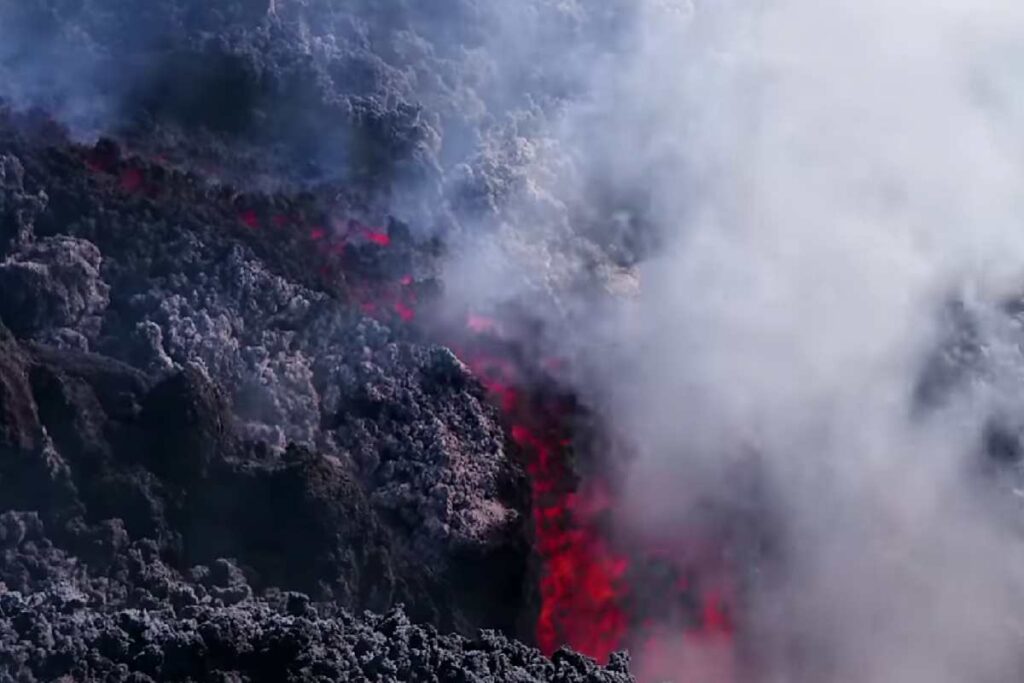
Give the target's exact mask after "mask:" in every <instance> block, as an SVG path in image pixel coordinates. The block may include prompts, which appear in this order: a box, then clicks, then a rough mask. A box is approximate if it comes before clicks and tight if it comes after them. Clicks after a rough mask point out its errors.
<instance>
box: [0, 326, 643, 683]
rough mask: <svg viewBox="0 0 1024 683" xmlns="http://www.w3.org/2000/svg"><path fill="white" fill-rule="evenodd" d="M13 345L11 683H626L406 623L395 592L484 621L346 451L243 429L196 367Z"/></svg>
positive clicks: (1, 543) (2, 567)
mask: <svg viewBox="0 0 1024 683" xmlns="http://www.w3.org/2000/svg"><path fill="white" fill-rule="evenodd" d="M0 344H2V345H3V353H2V354H0V359H2V373H0V415H2V416H3V422H2V423H0V426H2V427H3V430H2V431H0V436H2V443H0V467H2V469H0V507H2V508H3V509H4V510H6V511H5V512H2V513H0V680H28V681H31V680H59V679H61V677H62V676H63V677H68V678H69V679H70V680H134V681H143V680H240V681H249V680H252V681H259V680H265V681H277V680H357V679H358V680H371V681H373V680H381V681H386V680H410V681H415V680H424V681H426V680H438V679H443V680H466V681H474V680H481V681H482V680H510V681H511V680H514V681H566V682H568V681H595V682H597V681H623V682H624V681H629V680H632V679H631V678H630V677H629V676H628V673H627V668H628V667H627V665H626V662H625V660H621V659H616V660H614V661H613V663H612V664H611V665H610V666H609V667H608V668H607V669H602V668H598V667H597V666H596V665H595V664H594V663H593V662H591V661H590V660H587V659H586V658H582V657H579V656H575V655H571V654H570V653H560V654H557V655H556V656H555V658H554V659H553V660H547V659H545V658H544V657H541V656H540V655H539V653H537V652H536V651H535V650H532V649H530V648H529V647H527V646H525V645H521V644H518V643H516V642H515V641H511V640H509V639H507V638H506V637H505V636H502V635H499V634H498V633H496V632H483V633H481V634H479V635H477V636H475V637H474V638H471V639H470V638H466V637H464V636H460V635H443V634H442V632H441V631H439V630H437V628H436V626H418V625H414V624H413V623H411V622H410V620H409V618H407V617H406V616H405V612H404V611H403V610H401V609H392V606H394V605H396V604H399V603H405V604H406V605H408V608H409V614H410V615H412V616H413V617H414V618H415V619H416V621H417V622H420V623H428V624H434V625H438V626H441V627H442V628H443V629H444V630H450V629H452V628H460V627H461V629H462V630H465V631H472V630H473V629H471V628H470V627H471V626H472V625H474V624H479V623H481V622H483V621H485V616H486V615H484V614H483V613H482V611H481V612H474V611H472V610H465V609H464V607H465V606H464V605H463V608H459V607H457V605H459V604H460V601H462V602H463V603H464V602H465V601H466V596H467V592H466V591H464V590H460V589H461V588H462V587H461V586H459V585H458V584H451V583H449V582H450V581H451V577H448V580H447V581H440V580H439V577H438V576H435V575H433V574H432V573H431V572H429V571H424V568H423V566H422V565H421V564H419V563H416V562H414V561H413V558H410V557H408V556H407V554H406V553H405V552H404V551H403V549H402V544H401V543H400V542H397V541H396V540H395V539H394V538H393V536H392V534H391V533H390V532H389V531H388V529H387V528H386V527H385V526H384V525H382V524H381V523H380V521H379V520H378V519H377V515H376V514H375V512H374V508H373V506H371V504H370V503H369V500H368V498H367V496H366V494H365V493H364V490H363V487H362V485H361V484H360V482H359V480H358V478H357V477H356V476H354V474H353V473H352V472H351V471H350V470H349V468H348V467H347V466H346V464H345V461H343V460H341V459H339V458H336V457H331V456H323V455H318V454H316V453H314V452H312V451H309V450H306V449H303V448H301V447H291V448H289V449H288V451H287V452H286V453H285V454H284V455H283V457H275V456H274V454H273V453H272V452H271V451H270V450H269V449H267V447H266V446H265V445H263V444H260V443H254V442H247V441H245V440H244V439H243V438H241V437H240V436H239V435H238V434H237V433H236V432H235V431H234V429H233V427H232V422H231V419H230V410H229V408H228V405H227V402H226V399H225V397H224V395H223V392H222V391H221V390H220V389H219V388H218V387H217V386H216V385H215V384H214V383H213V382H212V380H211V379H210V378H209V377H208V376H207V375H206V374H204V373H203V372H202V370H201V369H200V368H197V367H194V366H192V367H186V368H184V369H183V370H181V371H179V372H176V373H173V374H171V375H169V376H167V377H166V378H164V379H162V380H159V381H154V380H153V379H151V378H149V377H148V376H146V375H145V374H143V373H141V372H139V371H137V370H135V369H133V368H131V367H130V366H127V365H124V364H121V363H119V362H117V361H114V360H112V359H108V358H105V357H103V356H98V355H96V354H91V353H83V352H75V351H68V350H61V349H55V348H53V347H47V346H42V345H36V344H28V345H25V346H23V345H21V344H19V343H18V342H17V341H16V340H15V339H14V338H13V337H12V336H11V335H10V333H9V332H7V331H6V330H4V329H3V328H0ZM51 434H52V437H51ZM27 510H33V511H27ZM36 510H37V511H36ZM225 557H232V558H235V559H234V560H227V559H223V558H225ZM505 559H506V560H507V559H508V558H505ZM473 569H476V570H480V569H481V567H474V568H473ZM520 581H521V577H520ZM492 589H493V586H492ZM468 593H469V594H470V595H472V597H474V598H480V597H483V598H485V599H486V598H487V597H488V595H483V596H481V595H474V594H473V593H472V591H469V592H468ZM490 598H491V599H492V600H493V590H492V593H491V594H490ZM482 604H483V603H482ZM365 607H372V608H374V609H376V610H378V611H380V612H386V614H385V615H384V616H374V615H372V614H370V613H366V614H364V615H363V616H362V617H356V616H353V614H354V613H353V612H352V611H351V610H353V609H361V608H365ZM491 607H492V608H495V607H496V606H495V605H493V604H492V605H491ZM460 609H463V612H462V613H459V610H460ZM388 610H390V611H388ZM491 616H492V617H493V616H494V615H493V614H492V615H491ZM506 630H508V629H506ZM474 632H475V631H474Z"/></svg>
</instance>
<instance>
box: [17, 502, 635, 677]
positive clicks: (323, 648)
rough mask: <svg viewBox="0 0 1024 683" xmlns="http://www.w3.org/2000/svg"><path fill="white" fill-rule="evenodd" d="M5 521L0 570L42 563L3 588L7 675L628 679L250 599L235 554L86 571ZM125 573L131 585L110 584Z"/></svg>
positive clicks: (483, 642)
mask: <svg viewBox="0 0 1024 683" xmlns="http://www.w3.org/2000/svg"><path fill="white" fill-rule="evenodd" d="M23 517H24V518H23ZM12 527H13V528H15V529H16V531H15V536H14V537H3V538H4V543H3V545H4V548H5V551H4V555H3V562H2V565H0V569H2V575H3V576H4V577H5V579H6V578H7V577H8V576H9V575H11V574H12V573H15V572H16V571H17V570H19V569H22V567H12V566H11V563H10V562H8V557H9V556H10V555H11V553H12V551H13V550H15V549H17V550H20V551H21V554H22V556H24V557H28V558H32V561H33V562H34V568H36V569H39V568H42V569H44V570H45V571H46V572H47V573H46V574H44V578H40V579H35V580H34V581H31V582H25V581H21V582H18V583H17V585H19V586H22V587H24V588H28V589H29V590H28V592H23V591H22V590H10V589H8V590H3V591H0V671H3V672H4V673H3V675H2V677H3V679H4V680H22V681H36V680H112V681H153V680H161V681H168V680H220V681H292V680H295V681H298V680H303V681H306V680H318V681H344V680H366V681H395V680H401V681H436V680H451V681H492V680H502V681H506V680H507V681H522V682H523V683H527V682H532V681H559V682H564V683H571V682H576V681H580V682H582V681H587V682H588V683H589V682H594V683H597V682H604V681H607V682H608V683H626V682H628V681H632V678H631V677H630V676H629V675H628V671H627V667H628V660H626V659H624V658H615V659H613V661H612V663H611V665H610V666H609V667H608V668H606V669H602V668H599V667H597V666H596V665H595V664H594V663H593V662H591V661H589V660H587V659H586V658H583V657H579V656H578V655H572V654H571V653H568V652H559V653H557V654H556V655H555V657H554V658H553V659H552V660H548V659H546V658H544V657H541V656H540V655H539V654H538V653H537V652H536V651H535V650H532V649H530V648H528V647H526V646H524V645H522V644H519V643H516V642H515V641H510V640H508V639H506V638H505V637H504V636H501V635H499V634H497V633H495V632H493V631H485V632H482V633H481V634H480V635H479V636H477V637H476V638H474V639H467V638H464V637H461V636H456V635H442V634H440V633H439V632H438V631H437V630H436V629H434V628H433V627H430V626H418V625H415V624H413V623H411V622H410V620H409V619H408V617H407V616H406V615H405V613H404V612H403V611H402V609H401V608H395V609H392V610H390V611H388V612H387V613H386V614H383V615H381V616H376V615H372V614H369V613H366V614H364V615H363V616H361V617H357V616H354V615H353V614H351V613H349V612H346V611H344V610H338V609H333V608H330V607H318V606H315V605H312V604H311V603H310V602H309V600H308V598H306V597H305V596H304V595H302V594H298V593H287V592H286V593H275V594H273V595H271V596H268V597H267V598H259V599H254V598H252V597H251V589H250V588H249V586H248V585H247V583H246V580H245V577H244V576H243V575H242V572H241V571H240V570H239V569H238V567H237V566H236V565H234V564H233V563H231V562H228V561H225V560H219V561H217V562H216V563H214V564H213V565H211V566H200V567H195V568H194V569H193V570H192V572H191V573H190V576H189V577H188V578H185V577H182V576H180V575H178V574H177V573H175V572H173V571H171V570H169V569H168V568H167V567H166V566H164V565H163V563H162V562H161V561H160V559H159V557H157V556H156V554H155V553H154V548H153V547H152V546H149V545H147V544H145V543H141V544H134V545H132V546H131V547H129V548H128V549H127V550H126V552H125V559H124V560H123V561H122V562H121V563H120V565H119V566H118V573H115V574H113V575H112V577H111V578H106V577H105V578H97V577H94V576H91V575H90V574H89V573H87V572H85V571H83V570H82V569H81V568H78V567H76V566H75V565H74V564H73V563H71V562H69V561H68V560H67V558H66V557H64V556H63V555H62V554H61V553H60V552H59V551H55V550H54V549H53V548H52V547H50V546H49V545H48V543H47V541H46V540H45V538H44V537H42V536H41V533H42V529H41V524H40V523H39V521H38V519H36V518H33V517H31V516H22V517H19V516H17V515H12V514H9V513H8V514H6V515H4V516H2V517H0V529H4V530H5V533H7V532H6V530H7V529H9V528H12ZM15 579H17V576H15ZM126 579H130V580H132V581H133V582H135V588H134V590H132V591H131V592H125V593H123V594H120V593H118V592H117V589H121V588H123V587H124V584H122V581H123V580H126ZM196 579H198V580H196ZM111 588H114V590H113V591H112V590H111ZM112 592H113V593H114V595H115V596H116V598H115V600H114V601H112V602H105V601H104V598H105V597H106V596H107V595H109V594H111V593H112Z"/></svg>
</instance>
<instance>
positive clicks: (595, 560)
mask: <svg viewBox="0 0 1024 683" xmlns="http://www.w3.org/2000/svg"><path fill="white" fill-rule="evenodd" d="M466 327H467V329H468V330H469V331H470V332H471V333H472V335H473V337H475V338H477V339H480V340H485V342H486V340H488V339H493V338H494V337H495V336H497V335H499V332H500V330H501V326H500V325H499V323H498V322H497V321H494V320H491V319H489V318H486V317H483V316H479V315H471V316H469V317H468V319H467V321H466ZM466 346H468V347H469V350H466V349H465V348H464V349H460V350H461V355H462V358H463V360H464V361H465V362H466V363H467V365H468V366H469V367H470V369H471V370H472V371H473V373H474V374H475V375H476V376H477V377H478V378H479V379H480V381H481V382H482V383H483V385H484V387H485V388H486V389H487V391H488V392H489V393H490V395H491V396H492V398H493V400H494V402H495V403H497V404H498V405H500V406H501V408H502V410H503V411H504V413H505V416H506V417H507V419H508V420H509V422H510V423H511V425H512V426H511V434H512V438H513V440H514V441H515V442H516V443H517V444H518V445H519V447H520V448H521V449H522V452H523V453H524V455H525V458H526V464H527V471H528V474H529V476H530V481H531V490H532V500H533V518H534V530H535V534H536V546H537V551H538V554H539V555H540V559H541V562H542V567H543V568H542V573H541V576H540V611H539V615H538V619H537V626H536V639H537V644H538V646H539V647H540V648H541V650H542V651H544V652H545V653H546V654H549V655H550V654H552V653H553V652H554V651H555V650H556V649H557V648H558V647H560V646H562V645H569V646H570V647H572V648H573V649H575V650H577V651H579V652H582V653H584V654H586V655H589V656H590V657H593V658H594V659H596V660H598V661H600V662H606V661H607V660H608V657H609V655H610V654H611V653H612V652H614V651H616V650H620V649H625V648H631V649H632V650H633V651H634V655H635V656H636V655H639V656H637V660H639V661H640V676H641V680H664V679H666V678H668V679H676V680H680V681H683V680H691V679H692V678H697V679H699V680H706V681H715V682H716V683H721V682H723V681H729V680H732V674H731V673H730V672H731V666H732V664H731V662H732V649H733V648H732V634H733V631H734V625H733V617H732V607H731V605H732V603H733V596H732V590H731V586H730V585H729V584H728V582H727V581H726V580H725V579H726V578H727V572H726V568H725V567H723V566H722V565H721V563H720V562H718V561H716V560H713V559H705V558H706V557H708V558H713V557H714V556H715V553H714V552H713V547H712V548H711V549H707V548H702V547H699V546H701V545H702V544H700V543H697V542H693V541H691V542H683V541H680V540H679V539H675V542H674V543H672V544H670V546H672V547H673V550H672V551H665V550H664V549H663V548H661V547H660V546H659V545H658V544H655V543H653V542H651V543H650V544H649V545H650V547H643V546H641V547H639V548H637V547H635V544H634V547H630V548H629V549H628V550H627V549H623V548H621V547H619V545H617V544H616V542H615V539H614V536H613V534H612V533H611V531H612V529H611V528H610V525H609V516H610V513H611V511H612V510H613V508H614V506H615V504H616V500H615V492H614V489H613V487H611V486H609V482H607V481H605V480H604V479H602V478H601V477H600V476H599V475H596V474H591V475H589V477H588V478H586V479H584V480H583V481H582V482H580V483H577V482H576V478H577V474H576V473H575V472H573V468H572V465H571V462H572V458H573V457H574V456H573V452H572V442H571V440H570V436H571V434H570V426H569V422H570V420H569V418H570V417H571V409H569V408H567V407H566V406H565V405H564V403H561V404H560V403H559V401H557V400H555V401H551V400H544V399H543V398H540V397H539V396H537V395H534V394H535V393H536V392H534V391H531V387H530V386H529V385H528V384H527V383H526V382H525V381H524V376H525V375H526V374H527V373H526V372H525V370H527V368H523V367H521V366H520V365H518V364H517V362H516V361H513V360H512V358H513V356H512V355H503V354H501V352H500V351H496V349H498V350H500V349H501V348H502V346H501V345H495V344H488V343H482V344H480V345H478V346H474V345H473V344H472V343H469V344H467V345H466ZM563 365H564V361H562V360H561V359H541V360H539V361H537V363H536V366H537V367H535V368H529V370H532V371H534V372H537V371H538V370H539V371H541V372H545V371H546V372H551V371H554V370H557V369H560V368H561V367H562V366H563ZM704 545H706V544H704ZM652 565H660V566H661V568H662V570H667V571H668V572H669V575H670V576H675V577H676V578H675V579H674V580H672V581H671V582H670V583H669V585H666V586H663V587H661V588H659V595H658V596H656V602H657V603H663V604H659V605H658V606H657V607H656V608H653V609H652V608H651V607H649V606H644V604H643V600H642V597H643V596H641V593H642V592H643V587H640V586H638V584H640V583H642V582H643V581H644V579H643V574H644V572H645V571H648V570H649V567H650V566H652ZM652 612H653V613H652ZM684 654H685V656H684ZM694 662H698V663H696V664H695V663H694Z"/></svg>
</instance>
